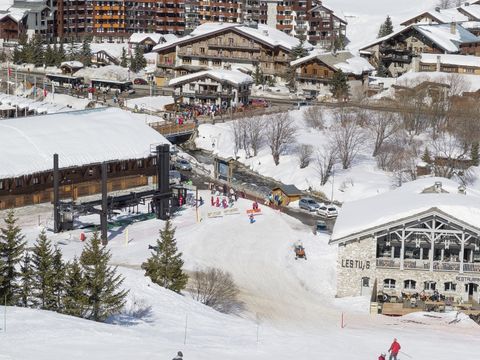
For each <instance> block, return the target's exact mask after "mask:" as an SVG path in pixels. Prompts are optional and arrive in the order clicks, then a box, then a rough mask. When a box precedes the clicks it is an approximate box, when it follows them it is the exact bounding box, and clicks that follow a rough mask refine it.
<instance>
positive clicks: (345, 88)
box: [330, 70, 350, 101]
mask: <svg viewBox="0 0 480 360" xmlns="http://www.w3.org/2000/svg"><path fill="white" fill-rule="evenodd" d="M349 90H350V85H349V84H348V79H347V76H346V75H345V74H344V72H343V71H342V70H339V71H337V72H336V73H335V74H334V75H333V79H332V82H331V83H330V91H331V93H332V95H333V97H334V98H335V99H337V100H339V101H341V100H345V99H346V98H347V97H348V92H349Z"/></svg>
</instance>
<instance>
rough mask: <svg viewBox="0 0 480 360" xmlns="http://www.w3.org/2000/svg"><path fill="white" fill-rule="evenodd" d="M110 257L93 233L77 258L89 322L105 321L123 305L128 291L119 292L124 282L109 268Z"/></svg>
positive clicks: (113, 269) (114, 269) (114, 270)
mask: <svg viewBox="0 0 480 360" xmlns="http://www.w3.org/2000/svg"><path fill="white" fill-rule="evenodd" d="M111 257H112V255H111V254H110V251H108V250H106V249H105V247H103V246H102V245H101V242H100V238H99V236H98V233H97V232H95V233H94V234H93V237H92V238H91V240H90V241H89V242H88V243H87V244H86V245H85V247H84V249H83V251H82V254H81V256H80V264H81V267H82V270H83V274H84V276H85V293H86V296H87V298H88V310H87V314H86V318H88V319H92V320H95V321H104V320H106V319H107V318H108V317H109V316H111V315H114V314H116V313H118V312H119V311H120V310H121V309H122V308H123V306H124V305H125V298H126V296H127V294H128V291H127V290H122V289H120V287H121V285H122V283H123V280H124V279H123V277H122V276H121V275H119V274H117V269H116V268H114V267H111V266H109V265H108V262H109V261H110V258H111Z"/></svg>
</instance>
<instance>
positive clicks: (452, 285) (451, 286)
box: [444, 281, 457, 291]
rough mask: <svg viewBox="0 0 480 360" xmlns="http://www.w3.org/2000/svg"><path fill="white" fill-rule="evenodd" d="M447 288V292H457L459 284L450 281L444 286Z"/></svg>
mask: <svg viewBox="0 0 480 360" xmlns="http://www.w3.org/2000/svg"><path fill="white" fill-rule="evenodd" d="M444 286H445V291H456V290H457V284H455V283H453V282H451V281H448V282H446V283H445V284H444Z"/></svg>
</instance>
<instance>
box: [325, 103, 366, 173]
mask: <svg viewBox="0 0 480 360" xmlns="http://www.w3.org/2000/svg"><path fill="white" fill-rule="evenodd" d="M335 120H336V122H335V125H334V126H332V128H331V131H332V139H333V141H334V143H335V145H336V147H337V151H338V158H339V160H340V162H341V163H342V166H343V168H344V169H348V168H349V167H350V166H351V165H352V162H353V161H354V160H355V158H356V157H357V155H358V152H359V151H360V150H361V148H362V146H363V142H364V140H365V132H364V131H363V129H362V128H361V127H360V126H358V124H357V119H356V117H355V114H353V113H348V112H346V111H339V112H338V113H336V114H335Z"/></svg>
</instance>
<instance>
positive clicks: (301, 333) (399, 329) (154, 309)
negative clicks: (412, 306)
mask: <svg viewBox="0 0 480 360" xmlns="http://www.w3.org/2000/svg"><path fill="white" fill-rule="evenodd" d="M201 195H202V196H204V198H205V199H207V200H208V194H206V193H202V194H201ZM236 207H238V209H239V214H237V215H229V216H225V217H223V218H209V217H208V216H207V214H208V212H210V211H212V210H213V209H212V208H211V207H210V205H209V204H208V201H207V203H206V204H205V205H204V206H203V207H201V208H200V218H201V219H202V220H201V221H200V222H199V223H197V222H196V217H195V211H194V209H192V208H187V209H185V210H184V211H182V212H181V213H180V214H179V215H178V216H176V217H175V219H174V225H175V226H176V227H177V234H176V235H177V236H176V237H177V240H178V246H179V249H180V250H181V251H183V253H184V255H183V258H184V259H185V261H186V267H187V269H188V270H193V269H195V268H196V267H204V266H215V267H220V268H223V269H226V270H228V271H230V272H232V274H233V277H234V278H235V281H236V282H237V283H238V284H239V286H240V288H241V291H242V300H243V301H244V302H245V306H246V310H245V311H244V312H243V313H242V314H240V316H236V315H224V314H220V313H217V312H215V311H213V310H212V309H210V308H207V307H205V306H203V305H201V304H198V303H196V302H194V301H193V300H192V299H191V298H190V297H189V296H188V295H186V296H180V295H176V294H174V293H172V292H170V291H167V290H164V289H162V288H160V287H159V286H157V285H155V284H152V283H151V282H150V281H149V280H148V279H147V278H145V277H144V276H143V271H141V270H140V269H139V265H140V263H141V262H143V261H144V260H145V258H146V257H147V256H148V254H149V250H148V249H147V245H148V244H151V243H153V242H154V240H155V238H156V236H157V233H158V229H159V228H160V227H161V226H162V222H161V221H157V220H150V221H146V222H142V223H137V224H133V225H131V226H129V228H128V229H129V233H128V234H129V235H128V240H129V242H128V245H127V244H125V229H113V230H112V232H111V233H110V244H109V245H108V246H109V248H110V249H111V251H112V253H113V260H112V262H113V263H115V264H118V265H119V270H120V271H121V272H122V273H123V275H125V277H126V280H125V287H126V288H129V289H130V294H129V301H128V305H127V307H126V312H125V314H124V315H123V316H120V317H117V318H116V319H114V320H113V321H112V323H111V324H99V323H94V322H90V321H86V320H82V319H76V318H71V317H66V316H63V315H59V314H55V313H52V312H46V311H38V310H31V309H20V308H11V307H9V308H8V309H7V331H6V332H2V333H0V337H1V339H2V350H1V353H0V359H2V360H3V359H12V360H13V359H15V360H16V359H21V360H30V359H31V360H47V359H48V360H56V359H66V358H68V359H71V360H77V359H79V360H80V359H82V360H84V359H85V358H86V357H87V358H88V359H89V360H100V359H101V360H110V359H112V360H113V359H115V360H131V359H137V360H152V359H171V358H172V357H173V356H174V354H175V353H176V352H177V351H178V350H181V351H183V353H184V355H185V359H186V360H190V359H194V360H211V359H216V358H222V359H234V360H236V359H238V360H240V359H242V360H244V359H249V360H250V359H254V360H255V359H278V360H291V359H292V358H295V359H299V360H304V359H305V360H306V359H311V358H312V357H318V358H322V359H337V358H340V359H342V358H350V357H351V356H352V354H355V358H358V359H365V360H367V359H375V358H376V357H378V355H379V353H380V352H382V351H386V349H387V348H388V346H389V344H390V342H391V340H392V338H393V337H397V338H398V339H399V341H400V343H401V344H402V348H403V350H404V351H405V353H407V354H409V355H410V356H412V357H413V358H415V359H431V358H434V359H437V360H450V359H451V358H452V356H459V357H461V358H462V359H465V360H475V359H476V358H477V354H478V352H479V351H480V345H479V344H478V341H476V339H477V338H478V335H480V331H479V328H478V326H477V325H475V324H474V323H473V322H472V321H471V320H470V319H468V318H466V317H465V316H463V315H460V316H459V317H458V318H456V316H457V314H455V313H449V314H435V317H432V316H427V315H426V314H422V313H419V314H413V315H410V316H408V317H404V318H385V317H382V316H378V317H371V316H369V315H368V314H366V308H367V303H368V301H367V300H366V299H363V298H355V299H350V298H347V299H335V298H334V297H333V291H334V285H335V275H334V269H335V257H336V249H335V248H334V247H329V246H328V245H327V240H328V239H327V237H326V236H319V237H314V236H313V235H312V234H311V232H310V229H309V228H307V227H305V226H303V225H302V224H300V223H299V222H298V221H296V220H293V219H291V218H289V217H287V216H285V215H283V214H279V213H277V212H276V211H274V210H269V209H265V208H263V207H262V211H263V215H260V216H258V217H257V222H256V223H254V224H250V223H249V221H248V219H247V216H246V214H245V210H246V209H247V208H248V207H251V203H250V202H248V201H246V200H239V202H238V203H237V205H236ZM42 209H43V207H42V208H39V207H31V208H29V209H22V210H21V213H22V214H23V215H22V219H21V222H22V223H23V224H25V229H26V233H27V235H28V240H29V242H31V241H32V240H33V235H34V234H35V233H36V232H37V231H38V227H37V226H36V225H35V224H36V223H37V221H38V219H37V213H38V212H41V210H42ZM32 210H37V211H35V212H34V211H32ZM30 217H31V218H30ZM42 219H44V216H43V215H42ZM42 222H43V220H42ZM28 224H30V225H28ZM79 233H80V231H78V230H77V231H73V232H71V233H63V234H59V235H51V236H52V238H53V239H54V240H55V241H59V245H60V246H61V248H62V250H63V251H64V254H65V256H66V258H67V259H70V258H72V257H73V255H74V254H78V253H79V252H80V250H81V248H82V246H83V244H82V243H81V242H80V241H78V235H79ZM299 239H302V240H303V243H304V245H305V247H306V251H307V255H308V260H307V261H304V260H297V261H295V260H294V259H293V251H292V248H291V245H292V243H293V242H294V241H297V240H299ZM360 307H361V308H362V309H363V312H359V311H358V310H357V309H358V308H360ZM342 311H346V315H345V319H346V327H345V328H343V329H342V328H341V327H340V316H341V312H342ZM0 317H1V316H0ZM0 327H2V328H3V325H0ZM185 327H186V329H187V332H186V337H185ZM2 330H3V329H2ZM257 334H258V338H257ZM257 339H258V340H257Z"/></svg>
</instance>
